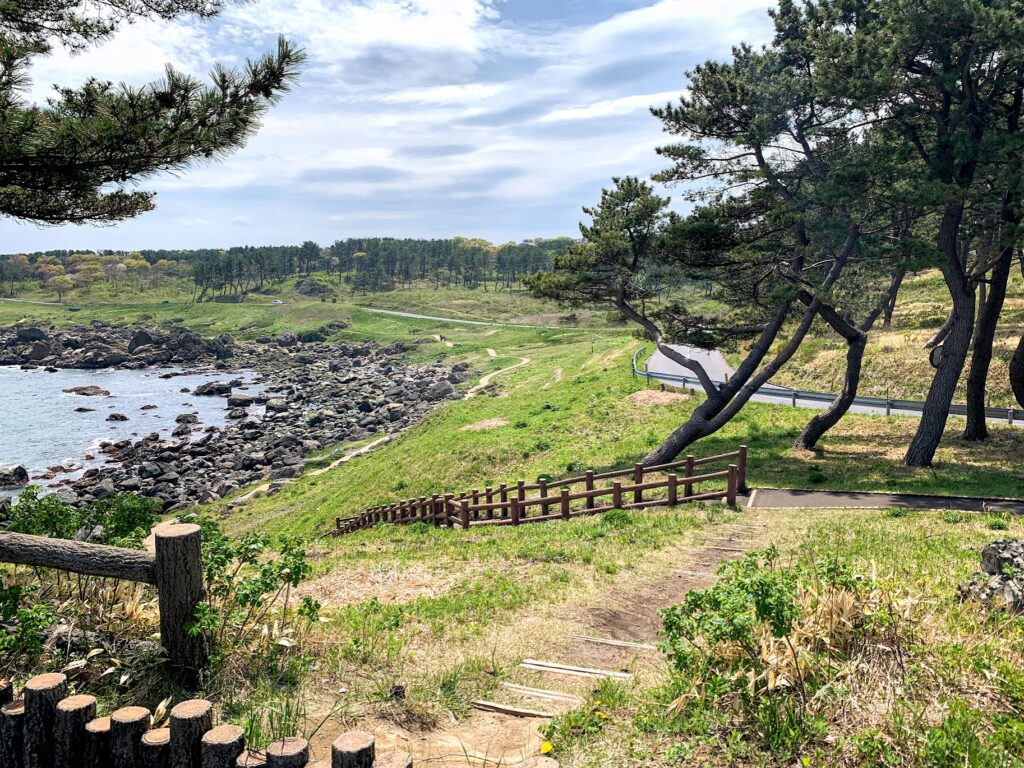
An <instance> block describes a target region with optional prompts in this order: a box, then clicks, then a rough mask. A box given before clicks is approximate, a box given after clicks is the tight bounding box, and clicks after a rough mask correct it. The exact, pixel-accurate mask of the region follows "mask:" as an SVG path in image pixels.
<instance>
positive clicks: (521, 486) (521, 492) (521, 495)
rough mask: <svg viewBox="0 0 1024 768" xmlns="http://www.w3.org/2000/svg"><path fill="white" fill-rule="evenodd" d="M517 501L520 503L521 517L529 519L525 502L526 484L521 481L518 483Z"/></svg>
mask: <svg viewBox="0 0 1024 768" xmlns="http://www.w3.org/2000/svg"><path fill="white" fill-rule="evenodd" d="M516 500H517V501H518V502H519V517H521V518H523V517H529V516H530V515H529V513H528V512H527V511H526V505H525V504H523V502H524V501H525V500H526V482H525V481H523V480H520V481H519V482H518V483H516Z"/></svg>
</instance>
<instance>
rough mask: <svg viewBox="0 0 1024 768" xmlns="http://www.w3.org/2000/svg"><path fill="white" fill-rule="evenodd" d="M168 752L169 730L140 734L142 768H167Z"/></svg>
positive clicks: (156, 729)
mask: <svg viewBox="0 0 1024 768" xmlns="http://www.w3.org/2000/svg"><path fill="white" fill-rule="evenodd" d="M170 751H171V729H170V728H154V729H153V730H152V731H146V732H145V733H144V734H142V744H141V745H140V746H139V756H140V757H141V758H142V768H168V765H169V764H170ZM232 768H234V767H233V766H232Z"/></svg>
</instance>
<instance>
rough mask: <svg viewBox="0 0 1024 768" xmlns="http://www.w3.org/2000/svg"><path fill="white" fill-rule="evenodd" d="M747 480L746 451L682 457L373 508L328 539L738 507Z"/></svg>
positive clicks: (342, 521) (342, 520)
mask: <svg viewBox="0 0 1024 768" xmlns="http://www.w3.org/2000/svg"><path fill="white" fill-rule="evenodd" d="M727 461H732V463H729V464H728V466H727V468H726V469H722V470H719V471H716V472H705V473H703V474H696V471H695V470H696V468H697V467H703V466H706V465H708V464H714V463H722V462H727ZM746 477H747V447H746V446H745V445H741V446H740V447H739V448H738V449H737V450H735V451H731V452H729V453H722V454H718V455H717V456H704V457H696V456H687V457H686V458H684V459H681V460H679V461H674V462H670V463H668V464H659V465H657V466H650V467H645V466H644V465H643V464H635V465H634V466H633V467H631V468H629V469H621V470H614V471H610V472H600V473H598V472H594V471H593V470H587V471H586V472H585V473H583V474H582V475H576V476H574V477H567V478H564V479H561V480H541V481H538V482H536V483H529V484H528V483H526V482H525V481H522V480H520V481H519V482H518V483H515V484H513V485H509V484H507V483H502V484H500V485H499V486H497V487H487V488H484V489H475V490H472V491H468V492H466V493H461V494H459V495H458V496H456V495H455V494H454V493H446V494H434V495H432V496H420V497H419V498H415V499H406V500H404V501H396V502H394V503H392V504H387V505H383V506H379V507H372V508H370V509H367V510H365V511H364V512H362V513H360V514H358V515H355V516H352V517H339V518H336V519H335V524H334V530H333V531H331V535H333V536H342V535H345V534H348V533H353V532H355V531H358V530H363V529H366V528H372V527H373V526H374V525H376V524H378V523H391V524H395V525H404V524H408V523H417V522H424V523H430V524H433V525H437V526H441V525H446V526H449V527H455V526H458V527H460V528H463V529H467V528H472V527H476V526H494V525H523V524H526V523H538V522H545V521H549V520H567V519H570V518H573V517H579V516H582V515H593V514H597V513H599V512H605V511H607V510H609V509H637V508H641V507H656V506H674V505H676V504H679V503H682V502H685V501H699V500H711V499H723V498H724V499H725V501H726V503H728V504H735V503H736V496H737V494H739V493H743V492H745V491H746ZM620 478H628V479H629V480H630V481H631V482H628V483H627V484H623V483H622V481H621V479H620ZM652 478H653V479H652ZM608 480H611V481H612V483H611V484H610V485H604V486H600V485H598V483H599V482H601V481H608ZM707 483H715V485H716V487H715V488H712V489H709V490H698V489H697V486H700V485H704V484H707ZM528 494H533V495H528ZM576 502H582V504H579V503H576Z"/></svg>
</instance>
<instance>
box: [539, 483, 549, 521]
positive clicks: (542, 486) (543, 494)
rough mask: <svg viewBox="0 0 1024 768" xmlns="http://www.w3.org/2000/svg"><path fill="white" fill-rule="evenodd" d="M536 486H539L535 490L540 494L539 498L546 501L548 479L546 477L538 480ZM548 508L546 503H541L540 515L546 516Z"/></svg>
mask: <svg viewBox="0 0 1024 768" xmlns="http://www.w3.org/2000/svg"><path fill="white" fill-rule="evenodd" d="M537 485H539V486H540V487H539V488H538V489H537V492H538V493H539V494H540V497H541V498H542V499H546V498H547V497H548V479H547V478H546V477H542V478H541V479H540V480H538V481H537ZM548 508H549V507H548V503H547V502H546V501H545V502H541V505H540V513H541V514H542V515H546V514H547V513H548Z"/></svg>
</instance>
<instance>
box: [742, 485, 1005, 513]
mask: <svg viewBox="0 0 1024 768" xmlns="http://www.w3.org/2000/svg"><path fill="white" fill-rule="evenodd" d="M747 507H748V508H750V509H799V508H803V507H814V508H825V509H828V508H836V509H840V508H842V509H889V508H890V507H899V508H901V509H958V510H962V511H964V512H985V511H988V510H1000V511H1006V512H1012V513H1013V514H1015V515H1024V500H1019V499H983V498H974V497H968V496H927V495H923V494H913V493H870V492H859V491H818V490H789V489H781V488H757V489H755V490H754V491H753V492H752V493H751V494H750V498H749V499H748V500H747Z"/></svg>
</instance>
